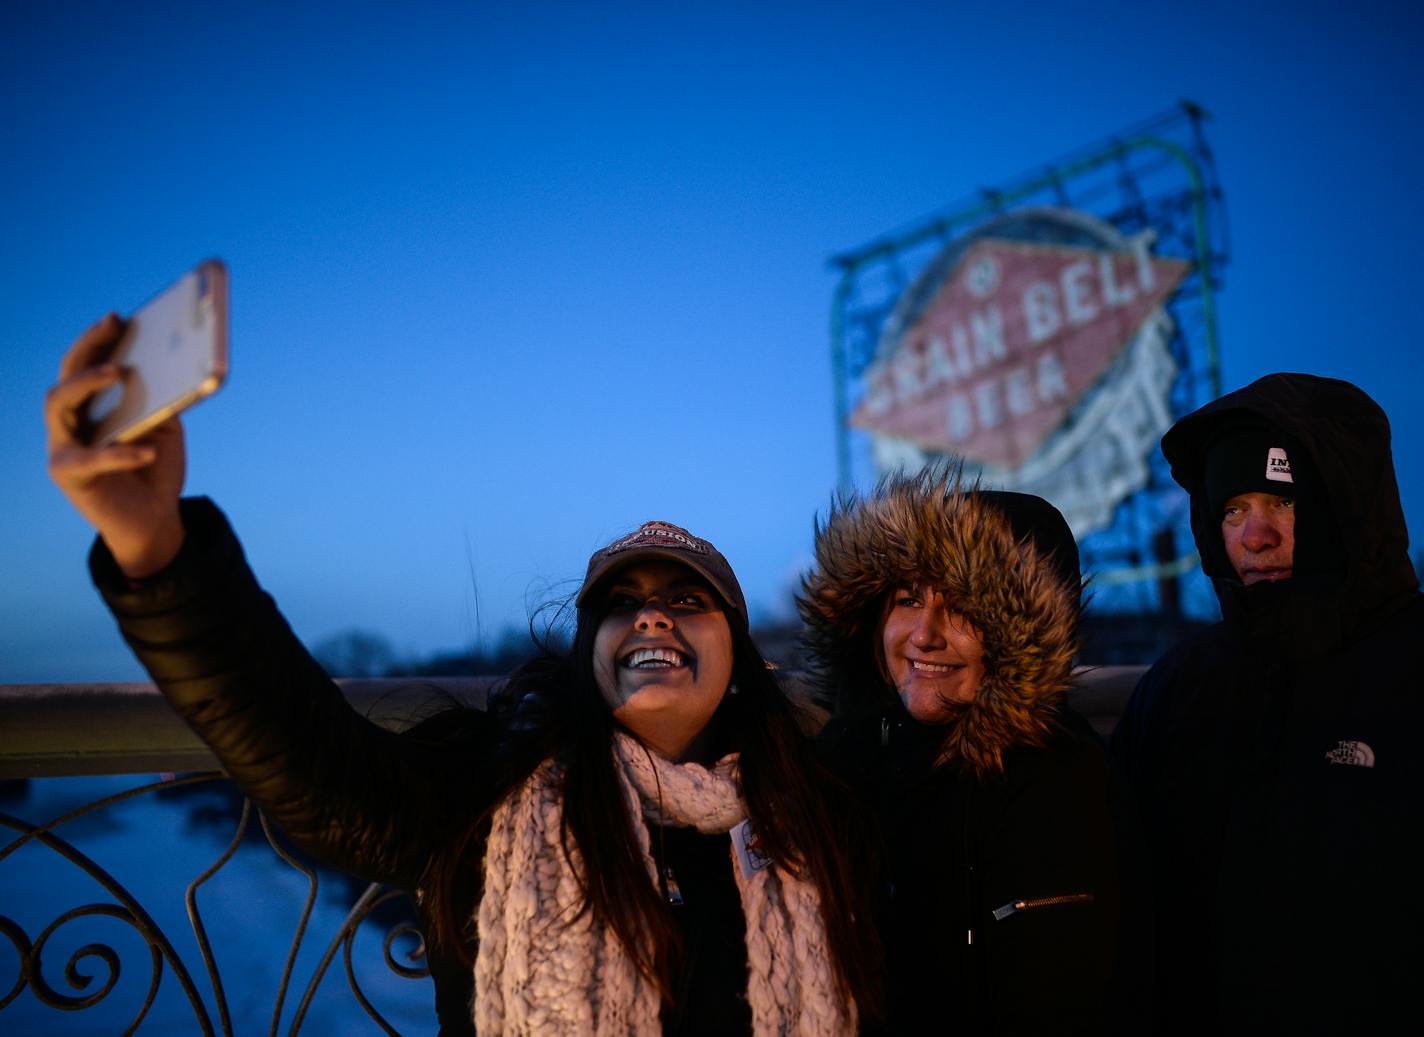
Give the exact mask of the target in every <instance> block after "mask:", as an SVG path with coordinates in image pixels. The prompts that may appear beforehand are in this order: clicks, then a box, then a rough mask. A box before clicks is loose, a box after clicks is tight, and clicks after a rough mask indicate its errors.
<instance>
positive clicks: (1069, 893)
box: [798, 469, 1117, 1033]
mask: <svg viewBox="0 0 1424 1037" xmlns="http://www.w3.org/2000/svg"><path fill="white" fill-rule="evenodd" d="M816 563H817V565H816V570H815V571H814V572H813V573H811V574H810V575H809V576H807V577H806V579H805V581H804V584H803V589H802V595H801V597H800V599H799V602H798V604H799V607H800V611H801V615H802V618H803V619H804V621H805V623H806V627H807V636H806V640H807V647H808V649H809V654H810V655H811V657H812V660H813V666H814V676H815V679H816V680H817V682H818V683H819V685H820V687H821V690H822V693H823V695H826V696H829V697H830V698H831V699H832V700H833V701H834V703H835V709H836V715H835V716H834V718H833V719H832V721H831V723H830V724H829V725H828V726H827V729H826V731H825V732H824V733H823V735H822V744H823V747H824V750H825V756H826V759H827V761H828V762H829V763H830V764H831V766H832V767H833V769H835V770H836V771H837V772H838V773H840V774H841V775H842V777H843V778H844V779H845V780H846V781H847V783H848V784H850V785H851V786H852V787H853V788H854V789H855V790H856V792H857V793H858V799H859V802H860V806H861V807H862V808H863V809H864V810H865V811H866V812H867V813H868V814H869V815H870V817H871V818H872V820H873V823H872V825H871V827H872V829H873V830H875V831H876V833H877V835H876V840H877V842H878V846H879V849H880V851H881V852H880V854H879V855H878V856H879V858H880V862H881V863H880V867H881V871H880V872H879V874H878V875H877V876H876V878H875V880H874V881H877V882H878V883H879V884H880V888H881V894H882V896H881V900H882V911H883V919H882V928H883V931H884V935H885V938H886V943H887V948H888V949H887V954H888V971H889V976H888V979H889V986H890V989H891V997H890V1004H891V1013H892V1015H891V1021H890V1032H894V1033H917V1032H935V1033H938V1032H946V1031H948V1030H950V1029H953V1030H956V1031H959V1032H964V1033H1074V1032H1093V1031H1095V1030H1096V1029H1097V1026H1098V1024H1099V1022H1100V1019H1101V1009H1102V1000H1103V994H1104V988H1105V984H1106V981H1107V977H1108V974H1109V972H1110V969H1111V964H1112V959H1113V939H1112V936H1111V934H1112V933H1113V925H1114V919H1115V910H1116V900H1117V889H1116V873H1115V864H1114V857H1113V852H1112V841H1113V840H1112V831H1111V825H1110V821H1109V816H1108V796H1107V788H1106V781H1107V777H1106V764H1105V761H1104V759H1103V754H1102V751H1101V748H1100V746H1099V744H1098V742H1097V738H1096V736H1095V735H1094V734H1093V732H1092V730H1091V728H1090V727H1089V726H1088V725H1087V723H1086V722H1085V721H1083V720H1082V718H1080V717H1078V716H1077V715H1076V714H1074V713H1072V712H1071V711H1070V710H1068V709H1067V707H1066V706H1064V704H1063V694H1064V691H1065V689H1066V688H1067V686H1068V683H1069V680H1070V677H1071V674H1072V665H1073V654H1074V650H1075V647H1076V634H1075V627H1076V623H1077V615H1078V591H1079V579H1078V568H1077V549H1076V546H1074V544H1073V539H1072V535H1071V533H1070V532H1069V531H1068V528H1067V525H1066V523H1064V522H1063V519H1062V516H1061V515H1059V514H1058V512H1057V511H1056V510H1055V509H1053V508H1052V507H1051V506H1050V505H1048V504H1047V503H1046V502H1044V501H1042V500H1040V499H1039V498H1034V497H1028V496H1026V495H1023V494H999V493H990V492H979V491H976V490H973V489H969V488H965V487H962V486H961V485H960V484H959V482H958V480H957V477H956V476H955V474H954V473H953V472H952V471H949V470H946V469H936V470H929V471H925V472H922V473H920V474H918V475H915V476H897V477H894V478H892V479H890V480H889V481H887V482H884V483H882V484H881V486H880V487H879V489H878V490H877V491H876V492H875V493H874V494H873V495H871V496H869V497H866V498H863V499H862V498H854V497H852V498H848V499H843V500H842V501H840V502H839V503H838V504H837V506H835V507H834V508H833V510H832V513H831V515H830V517H829V519H828V520H827V522H826V523H825V525H824V526H823V527H820V528H818V530H817V537H816ZM920 584H928V585H930V586H932V587H935V588H937V589H939V590H941V591H942V592H943V593H944V594H945V595H946V596H947V597H948V598H949V599H950V600H951V601H952V602H953V604H954V607H955V609H956V610H957V611H959V612H961V613H962V614H963V615H964V616H965V617H966V618H968V619H969V620H970V621H971V622H972V623H973V625H974V626H975V627H976V628H977V629H978V630H979V631H980V632H981V634H982V638H983V644H984V653H985V654H984V675H983V677H982V679H981V681H980V684H979V687H978V690H977V693H976V694H975V696H974V698H973V700H972V701H971V702H970V703H969V704H968V705H967V706H965V707H964V708H963V709H962V711H960V712H959V713H958V715H957V716H955V717H954V718H953V719H952V720H951V722H949V723H946V724H940V725H929V724H920V723H918V722H917V721H915V720H914V719H913V718H912V717H911V716H910V715H909V714H908V713H907V712H906V711H905V709H904V707H903V706H902V705H901V703H900V699H899V696H898V694H897V692H896V690H895V689H894V688H893V687H892V686H891V684H890V681H889V679H888V677H887V676H886V669H885V665H884V661H883V660H884V655H883V650H882V649H881V648H880V646H879V642H880V638H881V632H882V626H883V619H884V616H885V614H886V608H887V603H888V602H889V600H890V596H891V594H892V593H893V592H894V591H895V590H896V588H898V587H901V586H905V585H920Z"/></svg>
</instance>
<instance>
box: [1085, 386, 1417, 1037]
mask: <svg viewBox="0 0 1424 1037" xmlns="http://www.w3.org/2000/svg"><path fill="white" fill-rule="evenodd" d="M1242 425H1253V426H1256V427H1265V428H1268V429H1270V430H1272V431H1273V432H1274V433H1278V434H1281V435H1282V437H1283V439H1284V440H1287V441H1289V442H1291V443H1292V449H1293V450H1294V451H1295V452H1296V453H1295V456H1293V457H1292V458H1291V460H1292V468H1293V470H1294V472H1295V483H1296V485H1295V486H1293V487H1291V489H1290V495H1292V496H1293V497H1294V498H1295V508H1294V510H1295V520H1294V522H1295V525H1294V539H1295V544H1294V557H1293V566H1292V577H1291V578H1290V579H1288V580H1283V581H1279V582H1275V583H1258V584H1253V585H1251V586H1245V585H1243V584H1242V582H1241V581H1240V580H1239V579H1238V578H1237V576H1236V573H1235V571H1234V570H1233V568H1232V567H1231V564H1230V562H1229V560H1228V558H1227V556H1226V551H1225V547H1224V544H1223V540H1222V529H1221V515H1220V514H1216V513H1214V512H1213V510H1212V508H1211V507H1210V506H1209V504H1208V493H1207V487H1206V466H1205V458H1206V456H1207V453H1208V450H1209V449H1210V447H1211V445H1212V443H1213V442H1215V441H1216V440H1217V439H1218V438H1220V437H1221V436H1223V435H1224V434H1227V433H1229V432H1231V431H1232V430H1233V429H1234V428H1237V427H1240V426H1242ZM1162 449H1163V452H1164V453H1165V454H1166V457H1167V460H1168V461H1169V462H1170V463H1171V465H1172V474H1173V477H1174V478H1175V479H1176V480H1177V481H1178V482H1179V483H1181V485H1182V486H1183V487H1184V488H1185V489H1186V490H1187V492H1188V493H1189V494H1190V495H1191V520H1192V528H1193V531H1194V533H1195V536H1196V541H1197V548H1198V551H1199V552H1200V554H1201V558H1202V568H1203V569H1204V571H1205V572H1206V574H1207V575H1208V576H1210V577H1211V578H1212V580H1213V583H1214V585H1215V589H1216V592H1217V596H1218V598H1219V599H1220V601H1221V607H1222V615H1223V620H1222V622H1221V623H1220V624H1218V625H1217V626H1215V627H1212V628H1210V629H1208V630H1207V631H1205V632H1204V633H1203V634H1201V635H1199V636H1198V637H1196V638H1194V639H1193V640H1191V641H1189V642H1188V643H1187V644H1185V645H1182V646H1179V647H1178V648H1177V649H1174V650H1173V651H1172V652H1170V653H1169V654H1168V655H1167V656H1165V657H1164V658H1163V659H1162V660H1161V661H1160V662H1158V663H1157V665H1156V666H1154V667H1153V668H1152V670H1151V671H1149V673H1148V674H1147V675H1146V676H1145V677H1144V678H1143V680H1142V682H1141V684H1140V685H1139V687H1138V689H1137V690H1136V692H1135V693H1134V695H1133V698H1132V700H1131V701H1130V702H1129V704H1128V707H1127V710H1126V712H1125V714H1124V716H1123V718H1122V721H1121V722H1120V724H1119V725H1118V728H1117V730H1116V731H1115V732H1114V735H1113V746H1112V751H1113V757H1114V762H1115V764H1116V766H1117V767H1118V768H1119V770H1120V772H1121V774H1122V775H1123V777H1124V778H1125V779H1126V782H1127V784H1128V786H1129V788H1130V790H1131V794H1132V797H1133V799H1134V800H1135V802H1136V804H1137V808H1138V811H1139V814H1140V817H1141V820H1142V822H1143V831H1144V834H1145V841H1146V845H1145V846H1144V847H1143V849H1144V852H1145V854H1146V859H1145V861H1144V862H1143V865H1142V868H1141V869H1140V871H1138V872H1136V873H1135V874H1134V881H1133V883H1132V888H1133V890H1134V891H1135V894H1136V896H1137V897H1138V898H1139V899H1136V900H1135V901H1134V913H1136V914H1143V915H1145V914H1146V913H1147V912H1148V911H1149V909H1150V910H1151V912H1152V913H1153V914H1154V915H1155V931H1144V932H1142V933H1141V934H1139V944H1138V946H1136V947H1135V948H1134V949H1133V950H1132V951H1131V952H1130V953H1129V955H1128V957H1129V958H1131V959H1133V960H1136V961H1140V962H1151V964H1150V965H1149V967H1148V969H1147V972H1148V975H1146V976H1145V977H1144V984H1145V985H1146V986H1147V987H1149V988H1150V989H1152V990H1153V991H1154V994H1155V998H1156V1005H1155V1017H1156V1027H1157V1029H1158V1030H1159V1031H1162V1032H1183V1033H1186V1032H1194V1033H1195V1032H1228V1031H1233V1030H1237V1029H1241V1030H1243V1031H1244V1030H1251V1031H1252V1032H1302V1033H1317V1032H1327V1031H1332V1030H1345V1029H1349V1030H1359V1029H1364V1030H1368V1029H1369V1028H1370V1026H1371V1024H1376V1025H1381V1026H1382V1025H1384V1024H1385V1023H1386V1022H1389V1023H1390V1024H1391V1025H1394V1024H1393V1020H1395V1019H1398V1018H1406V1017H1408V1015H1411V1014H1412V1015H1415V1016H1417V1010H1415V1009H1414V1008H1413V1006H1412V1005H1409V1004H1406V1003H1405V1000H1404V999H1405V994H1406V991H1408V990H1409V989H1410V988H1411V987H1412V984H1413V983H1414V982H1416V981H1417V976H1418V974H1419V971H1420V969H1421V967H1424V955H1421V953H1420V950H1419V948H1420V946H1421V944H1420V941H1419V936H1418V934H1419V931H1420V929H1421V926H1424V911H1421V909H1420V908H1419V907H1418V906H1417V900H1416V899H1415V898H1413V897H1412V896H1408V895H1406V896H1404V897H1394V896H1391V893H1392V891H1396V890H1406V889H1411V888H1412V887H1413V885H1414V883H1415V882H1416V881H1417V876H1418V873H1419V864H1420V855H1419V849H1418V844H1419V842H1420V840H1419V838H1418V836H1419V828H1420V825H1419V822H1420V819H1421V810H1420V807H1419V804H1420V803H1421V802H1424V767H1421V764H1420V762H1419V761H1420V760H1421V759H1424V754H1421V753H1420V752H1419V751H1418V748H1417V744H1416V742H1417V738H1418V732H1419V731H1420V730H1421V729H1424V697H1421V695H1420V694H1419V680H1420V678H1419V674H1420V672H1421V668H1424V603H1421V598H1420V595H1419V593H1418V590H1417V580H1416V579H1415V576H1414V572H1413V569H1412V567H1411V565H1410V564H1409V558H1408V554H1407V545H1408V536H1407V532H1406V528H1405V524H1404V515H1403V512H1402V510H1401V508H1400V503H1399V492H1398V489H1397V486H1396V483H1395V478H1394V467H1393V463H1392V460H1391V457H1390V445H1389V423H1388V421H1387V419H1386V418H1385V415H1384V413H1383V412H1382V411H1381V410H1380V409H1379V407H1378V406H1377V405H1376V404H1375V403H1374V401H1373V400H1371V399H1370V398H1369V397H1368V396H1367V395H1365V394H1364V393H1363V392H1361V391H1360V390H1359V389H1357V388H1355V387H1354V386H1352V385H1350V384H1348V383H1346V382H1341V381H1337V380H1334V379H1330V378H1319V377H1314V376H1311V375H1301V374H1276V375H1270V376H1267V377H1265V378H1262V379H1260V380H1259V381H1256V382H1254V383H1252V384H1251V385H1249V386H1247V387H1246V388H1244V389H1241V390H1238V391H1237V392H1233V393H1230V394H1228V395H1227V396H1224V397H1222V398H1221V399H1219V400H1217V401H1215V402H1213V403H1211V404H1208V405H1207V406H1206V407H1203V408H1202V409H1201V410H1199V411H1197V412H1195V413H1194V414H1191V415H1189V416H1188V417H1186V418H1183V419H1182V420H1181V421H1180V422H1178V423H1177V424H1176V425H1175V426H1174V427H1173V428H1172V429H1171V430H1170V431H1169V432H1168V433H1167V435H1166V436H1165V437H1164V438H1163V440H1162ZM1285 495H1286V494H1281V496H1285ZM1151 928H1152V927H1149V929H1151ZM1154 959H1155V960H1154ZM1399 1013H1407V1014H1406V1015H1400V1014H1399Z"/></svg>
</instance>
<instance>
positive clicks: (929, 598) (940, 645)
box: [881, 586, 984, 724]
mask: <svg viewBox="0 0 1424 1037" xmlns="http://www.w3.org/2000/svg"><path fill="white" fill-rule="evenodd" d="M881 647H882V648H883V649H884V652H885V667H886V669H887V671H888V672H889V676H890V682H891V683H892V684H894V685H895V690H896V691H898V692H899V693H900V701H901V702H903V703H904V704H905V710H906V711H907V712H908V713H909V714H910V715H911V716H912V717H914V718H915V719H916V720H918V721H919V722H920V723H922V724H941V723H944V722H946V721H948V720H950V719H951V718H952V717H953V715H954V711H955V706H956V704H963V703H966V702H969V701H971V700H972V699H973V698H974V695H975V693H977V692H978V690H979V682H980V681H982V680H983V679H984V638H983V636H982V635H981V634H980V633H979V631H978V630H977V629H976V628H975V627H974V624H972V623H970V622H969V620H967V619H966V618H965V617H964V615H963V614H962V613H960V612H956V611H955V610H954V609H953V608H952V607H951V606H950V604H949V602H948V600H947V599H946V598H945V596H944V595H943V594H941V593H940V592H939V591H937V590H934V589H933V588H931V587H924V586H920V587H899V588H896V590H895V591H894V592H893V593H892V594H891V596H890V603H889V610H888V611H887V612H886V614H885V623H884V626H883V627H882V628H881Z"/></svg>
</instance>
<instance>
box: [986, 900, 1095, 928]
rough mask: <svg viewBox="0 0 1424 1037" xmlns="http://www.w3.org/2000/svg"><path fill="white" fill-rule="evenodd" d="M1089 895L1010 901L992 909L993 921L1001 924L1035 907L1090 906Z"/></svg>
mask: <svg viewBox="0 0 1424 1037" xmlns="http://www.w3.org/2000/svg"><path fill="white" fill-rule="evenodd" d="M1092 901H1093V894H1091V893H1065V894H1064V895H1063V896H1060V897H1030V898H1027V899H1024V900H1010V901H1009V902H1008V903H1007V904H1005V905H1004V906H1003V907H996V908H994V921H996V922H1002V921H1003V920H1004V919H1005V918H1008V917H1009V916H1010V915H1016V914H1018V913H1019V912H1020V911H1032V910H1033V909H1034V908H1037V907H1057V906H1058V905H1059V904H1090V903H1092Z"/></svg>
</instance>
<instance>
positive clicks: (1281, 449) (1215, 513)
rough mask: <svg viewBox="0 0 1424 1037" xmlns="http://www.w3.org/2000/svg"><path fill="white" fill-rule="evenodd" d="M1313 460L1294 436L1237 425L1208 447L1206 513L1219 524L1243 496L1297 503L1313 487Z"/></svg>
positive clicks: (1204, 485)
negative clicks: (1267, 495)
mask: <svg viewBox="0 0 1424 1037" xmlns="http://www.w3.org/2000/svg"><path fill="white" fill-rule="evenodd" d="M1308 467H1309V459H1308V458H1307V457H1306V455H1305V451H1304V450H1302V449H1301V448H1300V445H1299V444H1298V443H1297V442H1296V441H1295V440H1294V439H1293V438H1291V437H1290V436H1287V435H1285V434H1284V433H1282V432H1278V431H1276V430H1275V429H1273V428H1271V427H1269V426H1267V425H1264V424H1245V425H1233V426H1229V427H1228V428H1226V429H1224V430H1223V431H1222V432H1221V434H1220V435H1218V436H1217V437H1216V439H1214V440H1212V442H1211V443H1210V445H1208V446H1207V448H1206V456H1205V458H1204V459H1203V470H1202V488H1203V490H1205V491H1206V504H1207V509H1208V511H1209V513H1210V514H1211V516H1212V517H1213V519H1218V520H1219V519H1220V518H1221V514H1222V512H1223V511H1224V510H1225V508H1226V502H1227V501H1229V500H1230V499H1231V498H1232V497H1235V496H1238V495H1239V494H1243V493H1272V494H1275V495H1276V496H1277V497H1290V498H1292V499H1299V498H1300V497H1301V496H1302V495H1304V494H1306V493H1307V492H1308V491H1307V487H1309V486H1310V485H1311V483H1312V479H1311V478H1310V476H1311V474H1312V473H1311V472H1309V471H1307V470H1306V469H1307V468H1308Z"/></svg>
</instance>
